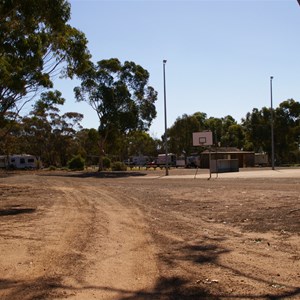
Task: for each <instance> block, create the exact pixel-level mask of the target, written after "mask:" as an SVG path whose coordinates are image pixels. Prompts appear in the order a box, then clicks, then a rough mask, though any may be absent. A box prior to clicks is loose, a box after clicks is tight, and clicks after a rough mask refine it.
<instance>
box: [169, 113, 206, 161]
mask: <svg viewBox="0 0 300 300" xmlns="http://www.w3.org/2000/svg"><path fill="white" fill-rule="evenodd" d="M205 116H206V114H203V113H199V112H198V113H195V114H194V115H187V114H184V115H182V117H178V118H177V119H176V121H175V122H174V124H173V125H172V126H171V127H170V128H169V130H168V136H169V137H170V140H169V141H168V142H169V149H170V151H171V152H173V153H175V154H176V155H182V154H185V155H190V154H191V153H192V152H193V151H194V150H195V149H194V148H193V132H197V131H200V130H203V129H204V128H203V127H202V126H204V120H203V118H204V117H205Z"/></svg>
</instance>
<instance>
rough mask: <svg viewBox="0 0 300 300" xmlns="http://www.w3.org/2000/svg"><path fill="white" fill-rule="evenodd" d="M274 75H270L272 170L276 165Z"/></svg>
mask: <svg viewBox="0 0 300 300" xmlns="http://www.w3.org/2000/svg"><path fill="white" fill-rule="evenodd" d="M272 81H273V76H271V77H270V95H271V148H272V170H274V169H275V166H274V120H273V119H274V118H273V86H272Z"/></svg>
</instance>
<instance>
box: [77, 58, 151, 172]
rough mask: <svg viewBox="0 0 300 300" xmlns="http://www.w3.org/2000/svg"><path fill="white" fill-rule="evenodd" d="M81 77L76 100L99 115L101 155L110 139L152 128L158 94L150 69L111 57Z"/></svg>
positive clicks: (111, 140)
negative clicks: (151, 83) (151, 78)
mask: <svg viewBox="0 0 300 300" xmlns="http://www.w3.org/2000/svg"><path fill="white" fill-rule="evenodd" d="M81 78H82V82H81V86H80V87H76V88H75V89H74V92H75V97H76V99H77V101H86V102H87V103H89V104H90V105H91V107H92V108H93V109H94V110H95V111H96V113H97V116H98V118H99V128H98V132H99V135H100V141H99V145H100V156H102V155H103V154H104V148H105V143H106V141H107V139H110V142H112V143H113V142H114V141H113V139H116V138H117V137H118V136H122V135H123V134H127V133H128V132H130V131H134V130H142V131H147V130H148V129H149V128H150V125H151V123H152V120H153V119H154V118H155V117H156V109H155V105H154V103H155V101H156V100H157V92H156V91H155V90H154V89H153V87H151V86H149V85H148V81H149V73H148V71H147V70H145V69H143V68H142V67H141V66H139V65H137V64H135V63H134V62H128V61H126V62H125V63H124V64H121V62H120V61H119V60H118V59H117V58H112V59H108V60H101V61H99V62H98V63H97V64H96V65H93V66H92V67H91V68H90V69H89V70H88V71H87V72H86V73H85V74H83V75H82V76H81ZM100 161H101V160H100ZM101 167H103V166H100V169H101Z"/></svg>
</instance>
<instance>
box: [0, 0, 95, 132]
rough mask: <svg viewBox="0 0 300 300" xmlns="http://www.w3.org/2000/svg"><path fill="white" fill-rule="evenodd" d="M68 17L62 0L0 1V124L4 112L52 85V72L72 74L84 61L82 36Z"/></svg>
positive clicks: (85, 52) (86, 58) (0, 124)
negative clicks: (70, 23) (69, 22)
mask: <svg viewBox="0 0 300 300" xmlns="http://www.w3.org/2000/svg"><path fill="white" fill-rule="evenodd" d="M69 20H70V4H69V3H68V1H66V0H3V1H1V2H0V128H1V127H3V126H4V123H5V121H6V116H7V113H8V112H9V111H13V112H14V113H16V114H17V113H18V112H19V111H20V109H21V108H22V106H23V105H24V103H26V101H29V100H30V99H31V98H32V96H33V95H34V94H35V93H36V92H37V91H38V90H39V89H40V88H51V87H52V86H53V82H52V79H51V78H52V77H51V76H52V75H56V76H57V75H58V74H61V75H63V76H68V77H73V76H74V75H76V74H77V75H80V74H82V72H83V71H84V70H85V69H86V67H87V66H88V65H89V58H90V54H89V52H88V50H87V47H86V45H87V40H86V38H85V36H84V34H83V33H82V32H80V31H79V30H77V29H75V28H74V27H72V26H70V25H69V24H67V22H68V21H69ZM2 134H3V133H2Z"/></svg>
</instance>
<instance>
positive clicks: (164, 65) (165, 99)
mask: <svg viewBox="0 0 300 300" xmlns="http://www.w3.org/2000/svg"><path fill="white" fill-rule="evenodd" d="M166 63H167V61H166V60H165V59H164V60H163V73H164V108H165V150H166V176H168V175H169V166H168V145H167V96H166V70H165V67H166Z"/></svg>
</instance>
